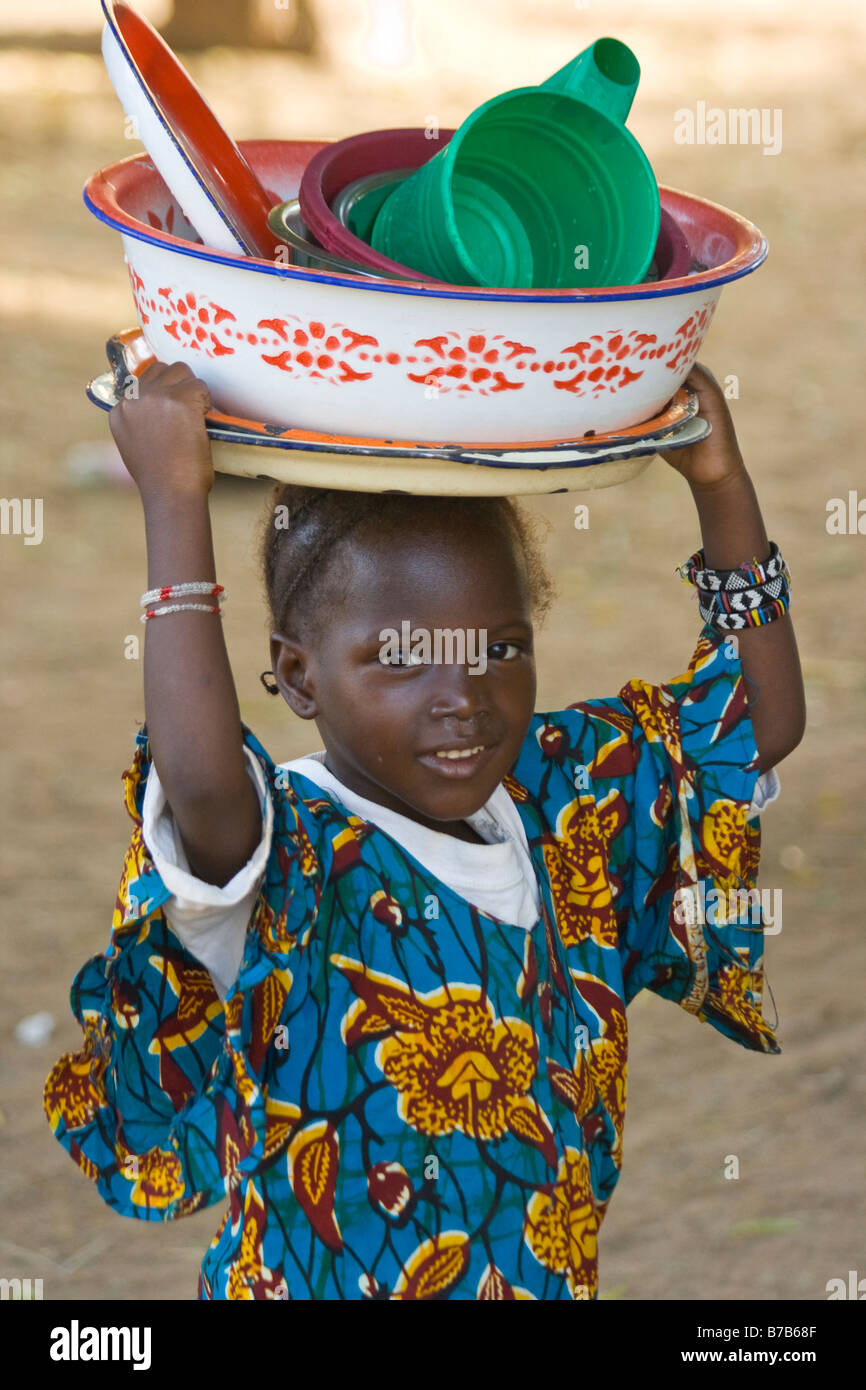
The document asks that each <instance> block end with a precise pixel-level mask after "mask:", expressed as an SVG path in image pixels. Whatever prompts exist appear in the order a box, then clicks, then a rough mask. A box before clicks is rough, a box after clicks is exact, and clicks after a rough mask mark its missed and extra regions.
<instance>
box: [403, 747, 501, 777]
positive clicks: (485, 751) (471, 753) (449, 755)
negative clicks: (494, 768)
mask: <svg viewBox="0 0 866 1390" xmlns="http://www.w3.org/2000/svg"><path fill="white" fill-rule="evenodd" d="M492 751H493V746H492V745H491V744H486V743H474V744H468V745H464V746H463V747H454V746H452V747H451V748H437V749H436V750H435V752H432V753H419V755H418V761H419V762H422V763H423V764H424V766H425V767H429V768H432V769H433V770H434V771H435V772H438V773H439V775H440V777H472V776H474V774H475V773H476V772H477V771H478V769H479V768H480V767H481V766H482V765H483V764H484V763H485V762H486V761H487V757H488V755H489V754H490V753H492Z"/></svg>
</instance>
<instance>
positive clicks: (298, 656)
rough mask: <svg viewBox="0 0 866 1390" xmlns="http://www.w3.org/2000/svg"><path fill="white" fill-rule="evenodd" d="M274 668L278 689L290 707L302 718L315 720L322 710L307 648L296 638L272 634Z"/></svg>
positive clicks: (272, 667)
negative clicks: (314, 684)
mask: <svg viewBox="0 0 866 1390" xmlns="http://www.w3.org/2000/svg"><path fill="white" fill-rule="evenodd" d="M271 669H272V671H273V673H274V680H275V681H276V683H277V689H278V690H279V692H280V694H281V695H282V697H283V699H284V700H285V702H286V704H287V705H288V706H289V708H290V709H291V710H293V711H294V713H295V714H297V715H299V716H300V718H301V719H315V718H316V715H317V714H318V713H319V707H318V705H317V704H316V698H315V695H314V694H313V690H312V684H311V681H310V670H309V656H308V653H307V651H306V649H305V647H304V646H303V645H302V644H301V643H300V642H298V641H296V640H295V638H294V637H286V636H284V635H283V633H281V632H272V633H271Z"/></svg>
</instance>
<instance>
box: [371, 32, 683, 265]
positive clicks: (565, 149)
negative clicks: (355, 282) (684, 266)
mask: <svg viewBox="0 0 866 1390" xmlns="http://www.w3.org/2000/svg"><path fill="white" fill-rule="evenodd" d="M639 79H640V67H639V64H638V61H637V59H636V57H635V55H634V54H633V53H632V51H631V49H630V48H628V47H627V46H626V45H625V44H624V43H620V42H619V40H618V39H613V38H602V39H597V40H596V42H595V43H593V44H591V45H590V46H589V48H586V49H584V51H583V52H582V53H579V54H578V55H577V57H576V58H573V59H572V60H571V62H569V63H566V65H565V67H563V68H560V70H559V71H558V72H556V73H554V74H553V76H552V77H549V78H548V79H547V81H546V82H543V83H542V84H541V85H540V86H538V87H518V88H517V89H516V90H514V91H511V92H504V93H503V94H502V95H500V96H498V97H494V98H492V100H490V101H488V102H485V103H484V105H483V106H479V107H478V109H477V110H476V111H474V112H473V113H472V115H471V116H469V117H468V118H467V120H465V121H464V122H463V124H462V125H461V126H460V128H459V129H458V130H457V131H456V132H455V134H454V135H453V136H452V137H451V140H450V141H449V143H448V144H447V145H446V146H445V148H444V149H443V150H440V151H439V153H438V154H435V155H434V156H433V157H432V158H431V159H429V160H428V161H427V162H426V164H423V165H422V166H421V168H420V169H418V170H416V172H415V173H414V174H412V175H411V176H410V177H409V178H407V179H405V180H404V181H403V182H402V183H400V184H399V185H398V186H397V187H396V188H395V189H394V190H393V192H391V193H390V194H389V195H388V196H387V198H386V199H385V200H384V202H383V204H382V206H381V208H380V209H379V212H378V214H377V216H376V220H375V222H374V223H373V226H372V230H371V232H370V237H369V240H370V245H371V246H372V247H373V248H374V249H375V250H376V251H379V252H380V253H381V254H382V255H385V256H389V257H390V258H391V259H392V260H395V261H400V262H401V263H402V264H403V265H408V266H411V267H412V268H413V269H415V270H420V271H423V272H425V273H426V274H428V275H433V276H436V277H438V278H439V279H442V280H448V281H451V282H452V283H454V284H464V285H465V284H473V285H487V286H493V287H500V288H527V289H529V288H534V289H538V288H544V287H550V288H558V287H577V288H579V287H581V286H590V285H592V286H600V285H631V284H637V283H639V282H640V281H641V280H642V279H643V277H644V275H645V274H646V272H647V270H648V269H649V265H650V261H651V260H652V255H653V251H654V250H655V244H656V239H657V237H658V231H659V217H660V207H659V194H658V187H657V185H656V180H655V176H654V174H653V171H652V169H651V167H650V164H649V161H648V159H647V157H646V155H645V154H644V152H643V150H642V149H641V148H640V146H639V145H638V143H637V141H636V140H635V139H634V137H633V136H632V135H631V134H630V133H629V132H628V131H627V130H626V129H625V125H624V121H625V119H626V117H627V116H628V113H629V110H630V108H631V104H632V100H633V98H634V94H635V91H636V90H637V84H638V81H639Z"/></svg>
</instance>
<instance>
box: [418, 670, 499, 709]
mask: <svg viewBox="0 0 866 1390" xmlns="http://www.w3.org/2000/svg"><path fill="white" fill-rule="evenodd" d="M434 670H435V672H436V675H435V689H434V692H433V696H432V700H431V703H430V713H431V715H432V716H433V717H434V719H444V718H446V717H447V716H448V715H453V716H454V717H456V718H457V719H473V718H475V717H476V716H477V715H478V714H481V713H483V712H485V711H486V710H487V708H488V703H489V702H488V699H487V681H486V680H485V679H484V675H483V673H481V672H479V671H478V670H477V668H476V669H475V671H474V673H473V671H472V670H471V669H470V667H469V666H459V665H457V664H456V663H454V664H453V665H446V664H443V665H441V666H438V667H435V668H434Z"/></svg>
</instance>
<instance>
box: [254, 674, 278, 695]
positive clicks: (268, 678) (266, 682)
mask: <svg viewBox="0 0 866 1390" xmlns="http://www.w3.org/2000/svg"><path fill="white" fill-rule="evenodd" d="M259 680H260V681H261V683H262V685H263V686H264V687H265V690H266V691H267V692H268V694H269V695H279V693H280V687H279V686H278V685H277V682H276V677H275V676H274V673H273V671H262V674H261V675H260V676H259ZM271 682H273V684H271Z"/></svg>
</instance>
